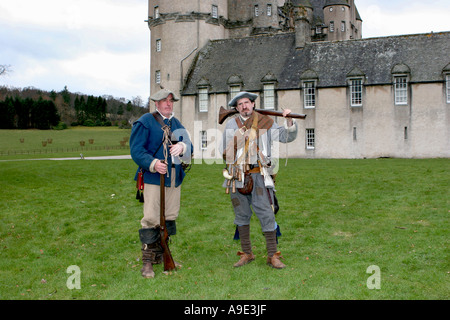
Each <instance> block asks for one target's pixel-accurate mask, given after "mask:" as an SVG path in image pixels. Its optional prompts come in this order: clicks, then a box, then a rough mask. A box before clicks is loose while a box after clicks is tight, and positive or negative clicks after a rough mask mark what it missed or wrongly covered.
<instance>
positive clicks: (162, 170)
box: [155, 160, 167, 174]
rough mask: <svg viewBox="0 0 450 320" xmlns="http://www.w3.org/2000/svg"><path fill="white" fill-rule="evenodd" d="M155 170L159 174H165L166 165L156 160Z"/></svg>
mask: <svg viewBox="0 0 450 320" xmlns="http://www.w3.org/2000/svg"><path fill="white" fill-rule="evenodd" d="M155 170H156V172H158V173H159V174H166V173H167V164H166V163H165V162H164V161H162V160H158V161H156V163H155Z"/></svg>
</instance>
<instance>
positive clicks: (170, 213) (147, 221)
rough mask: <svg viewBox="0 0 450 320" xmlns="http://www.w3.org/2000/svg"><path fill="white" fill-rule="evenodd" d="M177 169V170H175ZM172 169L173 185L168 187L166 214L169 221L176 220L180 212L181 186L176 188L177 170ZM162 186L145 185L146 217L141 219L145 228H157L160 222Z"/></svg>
mask: <svg viewBox="0 0 450 320" xmlns="http://www.w3.org/2000/svg"><path fill="white" fill-rule="evenodd" d="M174 171H175V170H174ZM174 171H172V181H171V186H172V187H170V188H169V187H166V188H165V190H166V194H165V197H166V206H165V209H166V210H165V216H166V220H167V221H175V219H176V218H177V217H178V213H179V212H180V198H181V186H179V187H178V188H175V172H174ZM159 203H160V188H159V185H158V186H157V185H154V184H145V186H144V217H143V218H142V220H141V225H142V228H143V229H147V228H155V227H157V226H159V224H160V205H159Z"/></svg>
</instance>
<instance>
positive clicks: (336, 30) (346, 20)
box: [323, 0, 355, 41]
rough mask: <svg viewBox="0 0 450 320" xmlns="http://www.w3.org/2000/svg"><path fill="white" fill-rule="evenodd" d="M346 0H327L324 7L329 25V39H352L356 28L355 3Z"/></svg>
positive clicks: (325, 21) (326, 22)
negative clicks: (353, 30)
mask: <svg viewBox="0 0 450 320" xmlns="http://www.w3.org/2000/svg"><path fill="white" fill-rule="evenodd" d="M352 3H353V1H351V3H350V4H349V3H348V1H346V0H327V1H325V5H324V7H323V16H324V23H325V25H327V26H328V40H330V41H333V40H350V39H352V38H353V37H352V35H353V33H352V29H353V28H354V23H353V21H354V19H352V16H353V15H354V7H355V6H354V5H353V6H352Z"/></svg>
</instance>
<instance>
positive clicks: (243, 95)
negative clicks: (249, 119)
mask: <svg viewBox="0 0 450 320" xmlns="http://www.w3.org/2000/svg"><path fill="white" fill-rule="evenodd" d="M242 98H249V99H250V101H252V102H254V101H255V100H256V98H258V95H257V94H254V93H251V92H247V91H241V92H239V93H238V94H237V95H236V96H235V97H234V98H233V99H231V100H230V102H228V106H230V107H236V105H237V102H238V101H239V100H240V99H242Z"/></svg>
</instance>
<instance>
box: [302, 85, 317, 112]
mask: <svg viewBox="0 0 450 320" xmlns="http://www.w3.org/2000/svg"><path fill="white" fill-rule="evenodd" d="M303 90H304V94H303V102H304V106H305V108H306V109H309V108H315V107H316V83H315V82H314V81H306V82H304V83H303Z"/></svg>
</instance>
